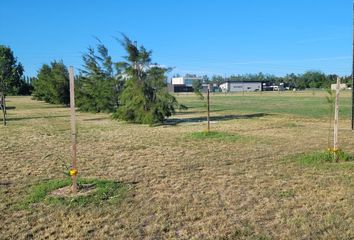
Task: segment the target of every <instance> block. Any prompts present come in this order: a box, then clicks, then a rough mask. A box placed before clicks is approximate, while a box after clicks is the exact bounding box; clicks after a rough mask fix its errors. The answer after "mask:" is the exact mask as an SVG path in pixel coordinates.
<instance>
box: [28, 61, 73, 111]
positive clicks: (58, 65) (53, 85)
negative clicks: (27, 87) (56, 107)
mask: <svg viewBox="0 0 354 240" xmlns="http://www.w3.org/2000/svg"><path fill="white" fill-rule="evenodd" d="M33 88H34V89H33V98H34V99H37V100H42V101H45V102H47V103H53V104H65V105H69V103H70V93H69V72H68V69H67V67H66V66H65V65H64V63H63V62H62V61H59V62H57V61H53V62H51V63H50V65H48V64H43V66H42V67H41V69H40V70H39V72H38V75H37V79H35V80H34V81H33Z"/></svg>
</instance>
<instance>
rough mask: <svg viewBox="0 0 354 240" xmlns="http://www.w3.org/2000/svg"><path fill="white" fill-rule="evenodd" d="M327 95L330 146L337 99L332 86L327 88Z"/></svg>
mask: <svg viewBox="0 0 354 240" xmlns="http://www.w3.org/2000/svg"><path fill="white" fill-rule="evenodd" d="M326 92H327V96H326V102H327V106H328V110H329V111H328V114H329V118H328V119H329V120H328V121H329V126H328V141H327V145H328V146H327V147H328V148H330V146H331V130H332V118H333V110H334V102H335V99H336V96H335V94H334V91H332V90H331V89H330V88H328V89H326Z"/></svg>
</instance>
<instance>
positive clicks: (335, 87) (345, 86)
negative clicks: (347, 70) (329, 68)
mask: <svg viewBox="0 0 354 240" xmlns="http://www.w3.org/2000/svg"><path fill="white" fill-rule="evenodd" d="M336 89H337V84H331V90H333V91H334V90H336ZM339 89H340V90H346V89H348V85H347V84H345V83H341V84H340V86H339Z"/></svg>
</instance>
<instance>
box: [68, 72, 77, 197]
mask: <svg viewBox="0 0 354 240" xmlns="http://www.w3.org/2000/svg"><path fill="white" fill-rule="evenodd" d="M69 80H70V115H71V116H70V123H71V169H70V175H71V179H72V186H71V190H72V192H73V193H77V173H78V171H77V159H76V114H75V88H74V68H73V67H70V68H69Z"/></svg>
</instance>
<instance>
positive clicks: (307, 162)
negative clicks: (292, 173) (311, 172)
mask: <svg viewBox="0 0 354 240" xmlns="http://www.w3.org/2000/svg"><path fill="white" fill-rule="evenodd" d="M337 154H338V162H336V161H335V159H334V157H333V153H331V152H328V151H323V152H314V153H305V154H301V155H299V156H297V157H295V161H296V162H297V163H298V164H300V165H302V166H315V167H325V168H326V167H336V168H353V169H354V161H353V160H354V156H353V155H351V154H349V153H346V152H344V151H339V152H338V153H337Z"/></svg>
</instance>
